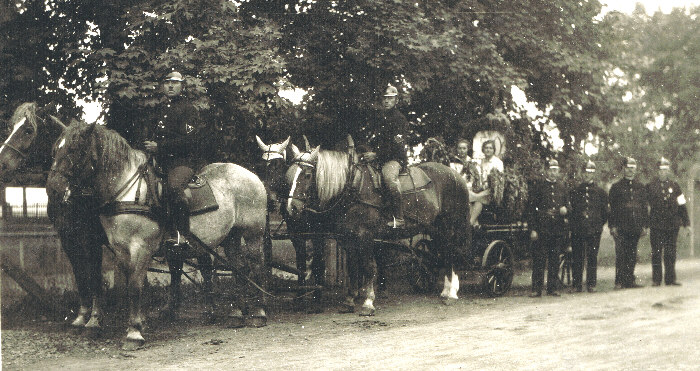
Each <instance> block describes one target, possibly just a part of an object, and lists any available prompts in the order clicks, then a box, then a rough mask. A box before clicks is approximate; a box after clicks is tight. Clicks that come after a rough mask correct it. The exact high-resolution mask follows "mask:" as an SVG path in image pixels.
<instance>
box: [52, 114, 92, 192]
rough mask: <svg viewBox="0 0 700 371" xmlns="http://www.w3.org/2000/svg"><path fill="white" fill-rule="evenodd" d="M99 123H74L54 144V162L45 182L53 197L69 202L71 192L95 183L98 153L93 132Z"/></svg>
mask: <svg viewBox="0 0 700 371" xmlns="http://www.w3.org/2000/svg"><path fill="white" fill-rule="evenodd" d="M96 127H97V124H85V123H74V124H73V125H70V126H69V127H68V128H67V129H66V130H64V133H63V135H61V137H60V138H59V139H58V140H57V141H56V143H55V144H54V147H53V155H54V161H53V164H52V165H51V171H50V172H49V177H48V179H47V181H46V190H47V192H49V193H50V194H49V196H50V197H52V196H53V197H58V199H62V200H63V201H64V202H67V201H68V199H69V198H70V196H71V194H72V193H73V192H75V191H78V190H83V189H86V188H88V187H91V186H92V181H94V180H95V169H96V163H97V152H96V148H95V145H94V142H95V141H94V140H93V137H94V136H93V133H94V132H95V128H96Z"/></svg>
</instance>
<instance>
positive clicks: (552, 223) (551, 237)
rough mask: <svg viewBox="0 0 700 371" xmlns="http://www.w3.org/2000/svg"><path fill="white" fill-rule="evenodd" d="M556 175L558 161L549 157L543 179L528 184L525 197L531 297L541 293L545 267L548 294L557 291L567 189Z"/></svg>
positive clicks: (565, 224) (567, 205) (567, 209)
mask: <svg viewBox="0 0 700 371" xmlns="http://www.w3.org/2000/svg"><path fill="white" fill-rule="evenodd" d="M558 178H559V162H557V160H549V161H548V163H547V171H546V173H545V180H543V181H539V182H537V183H536V184H535V185H534V187H531V188H530V190H531V191H530V195H529V197H528V208H527V210H528V214H527V215H528V220H527V222H528V228H529V229H530V239H531V240H532V292H531V293H530V297H540V296H542V286H543V285H544V270H545V266H546V267H547V295H551V296H559V294H558V293H557V292H556V287H557V282H558V280H557V272H558V271H559V253H560V252H561V251H562V250H563V248H564V243H565V242H566V236H567V233H568V228H567V221H566V215H567V214H568V211H569V209H570V208H571V207H570V205H569V192H568V190H567V189H566V185H565V184H564V182H562V181H561V180H559V179H558Z"/></svg>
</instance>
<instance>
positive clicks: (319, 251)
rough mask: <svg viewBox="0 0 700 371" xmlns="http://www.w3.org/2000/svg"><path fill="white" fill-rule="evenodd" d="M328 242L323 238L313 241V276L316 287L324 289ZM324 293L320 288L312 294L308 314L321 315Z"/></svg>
mask: <svg viewBox="0 0 700 371" xmlns="http://www.w3.org/2000/svg"><path fill="white" fill-rule="evenodd" d="M325 247H326V240H324V239H322V238H314V239H312V240H311V248H312V252H311V256H312V258H311V274H312V276H313V278H314V285H316V286H318V287H323V286H324V284H325V274H326V261H325V259H324V257H323V253H324V249H325ZM322 300H323V291H322V289H320V288H315V289H314V290H313V291H312V293H311V307H310V308H308V309H307V312H308V313H321V312H323V307H322V303H321V302H322Z"/></svg>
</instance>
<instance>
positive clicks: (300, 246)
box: [290, 236, 307, 310]
mask: <svg viewBox="0 0 700 371" xmlns="http://www.w3.org/2000/svg"><path fill="white" fill-rule="evenodd" d="M290 240H291V241H292V246H294V253H295V256H296V268H297V271H298V272H299V274H298V275H297V287H299V288H301V287H304V286H306V271H307V264H306V240H305V239H303V238H300V237H294V236H292V237H291V238H290ZM298 291H299V292H301V289H300V290H298ZM303 301H304V300H303V298H297V299H294V306H295V307H296V308H299V309H298V310H301V308H303V306H304V303H303Z"/></svg>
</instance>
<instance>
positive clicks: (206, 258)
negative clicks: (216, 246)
mask: <svg viewBox="0 0 700 371" xmlns="http://www.w3.org/2000/svg"><path fill="white" fill-rule="evenodd" d="M197 263H198V264H199V271H200V272H201V273H202V286H203V287H202V288H203V290H204V317H205V318H206V320H207V321H208V322H213V321H214V312H215V308H214V307H215V305H216V303H215V302H214V284H213V277H214V265H213V262H212V259H211V256H210V255H209V254H208V253H204V254H201V255H199V256H198V257H197Z"/></svg>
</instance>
